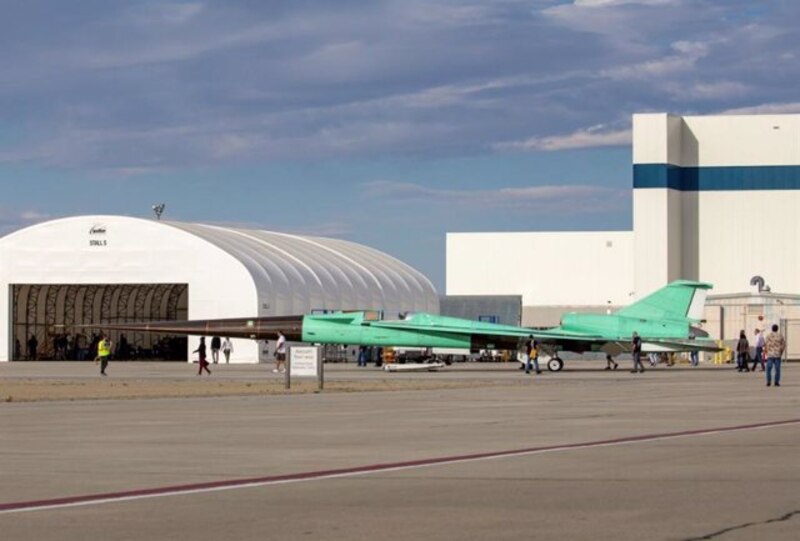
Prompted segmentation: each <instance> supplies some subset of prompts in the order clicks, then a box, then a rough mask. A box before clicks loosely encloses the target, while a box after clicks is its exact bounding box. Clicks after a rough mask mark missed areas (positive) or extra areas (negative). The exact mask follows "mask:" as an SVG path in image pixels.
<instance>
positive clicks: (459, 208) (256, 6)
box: [0, 0, 800, 293]
mask: <svg viewBox="0 0 800 541" xmlns="http://www.w3.org/2000/svg"><path fill="white" fill-rule="evenodd" d="M0 7H2V11H1V13H2V16H1V17H0V235H2V234H6V233H9V232H11V231H14V230H16V229H19V228H21V227H26V226H28V225H31V224H34V223H37V222H41V221H44V220H48V219H53V218H56V217H61V216H71V215H78V214H122V215H130V216H144V217H146V216H151V210H150V209H151V206H152V205H153V204H154V203H159V202H164V203H166V211H165V213H164V218H165V219H171V220H181V221H193V222H204V223H214V224H227V225H232V226H242V227H254V228H263V229H271V230H277V231H285V232H290V233H298V234H308V235H321V236H333V237H338V238H343V239H347V240H352V241H355V242H360V243H364V244H367V245H369V246H372V247H375V248H377V249H379V250H382V251H384V252H387V253H389V254H391V255H393V256H395V257H397V258H399V259H401V260H403V261H405V262H407V263H409V264H411V265H412V266H414V267H415V268H417V269H418V270H420V271H421V272H423V273H424V274H425V275H426V276H428V277H429V278H430V279H431V281H432V282H433V284H434V286H435V287H436V288H437V290H439V291H440V292H441V293H444V292H445V278H444V277H445V239H446V233H447V232H464V231H539V230H541V231H545V230H627V229H630V227H631V195H632V194H631V175H632V168H631V148H630V140H631V133H630V127H631V115H632V114H634V113H643V112H671V113H676V114H720V113H733V114H746V113H800V98H798V95H797V88H798V83H800V62H798V54H800V53H798V52H797V43H800V30H798V25H797V21H798V20H800V2H797V1H796V0H762V1H757V2H754V1H752V0H719V1H711V0H572V1H566V0H527V1H522V0H474V1H473V0H463V1H456V0H426V1H422V0H369V1H367V0H337V1H335V2H331V1H310V0H291V1H289V0H278V1H270V0H224V1H223V0H198V1H175V2H169V1H150V0H145V1H135V0H134V1H124V2H123V1H116V0H75V1H72V2H63V1H60V0H50V1H40V0H2V2H1V4H0ZM475 257H481V255H480V254H475ZM510 258H511V259H510V261H509V264H513V254H510Z"/></svg>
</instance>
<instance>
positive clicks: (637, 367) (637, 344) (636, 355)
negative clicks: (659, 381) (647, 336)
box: [631, 331, 644, 374]
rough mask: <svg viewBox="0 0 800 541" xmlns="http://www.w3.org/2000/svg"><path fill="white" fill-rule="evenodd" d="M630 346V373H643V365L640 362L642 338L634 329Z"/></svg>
mask: <svg viewBox="0 0 800 541" xmlns="http://www.w3.org/2000/svg"><path fill="white" fill-rule="evenodd" d="M631 346H632V348H633V370H631V373H632V374H635V373H637V372H640V373H644V365H643V364H642V338H641V337H640V336H639V333H637V332H636V331H634V332H633V337H632V338H631Z"/></svg>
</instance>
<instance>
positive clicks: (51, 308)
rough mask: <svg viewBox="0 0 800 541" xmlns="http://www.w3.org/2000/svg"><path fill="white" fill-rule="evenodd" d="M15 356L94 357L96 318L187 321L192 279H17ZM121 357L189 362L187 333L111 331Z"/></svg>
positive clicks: (14, 287)
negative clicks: (164, 281)
mask: <svg viewBox="0 0 800 541" xmlns="http://www.w3.org/2000/svg"><path fill="white" fill-rule="evenodd" d="M10 287H11V291H10V293H11V299H12V305H11V347H12V352H11V359H12V360H15V361H20V360H87V359H88V360H91V359H93V358H94V356H95V351H96V344H97V340H98V338H97V337H98V335H99V334H100V331H99V329H92V328H91V327H79V326H80V325H89V324H92V323H133V322H144V321H167V320H172V321H186V319H187V317H188V314H189V286H188V284H12V285H11V286H10ZM109 335H110V337H111V340H112V341H113V353H114V356H115V358H116V359H120V360H125V359H130V360H136V359H142V360H147V359H152V360H169V361H184V362H185V361H186V360H187V358H186V354H187V340H186V337H177V336H163V335H156V334H149V333H124V332H122V333H121V332H116V331H112V332H110V333H109Z"/></svg>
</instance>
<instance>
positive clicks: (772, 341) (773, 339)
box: [764, 325, 786, 387]
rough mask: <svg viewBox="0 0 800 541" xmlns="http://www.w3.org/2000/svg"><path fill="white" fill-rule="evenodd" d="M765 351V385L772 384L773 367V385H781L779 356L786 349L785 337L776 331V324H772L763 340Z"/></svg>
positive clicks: (781, 355)
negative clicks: (769, 331)
mask: <svg viewBox="0 0 800 541" xmlns="http://www.w3.org/2000/svg"><path fill="white" fill-rule="evenodd" d="M764 347H765V349H766V351H767V387H769V386H770V385H772V369H773V368H774V369H775V387H780V386H781V358H782V357H783V352H784V350H785V349H786V339H785V338H784V337H783V335H782V334H781V333H780V332H779V331H778V326H777V325H773V326H772V332H771V333H770V334H769V336H767V339H766V340H765V341H764Z"/></svg>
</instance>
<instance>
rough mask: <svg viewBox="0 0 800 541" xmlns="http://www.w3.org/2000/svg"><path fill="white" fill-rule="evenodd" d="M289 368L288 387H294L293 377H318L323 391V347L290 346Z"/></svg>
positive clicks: (287, 375)
mask: <svg viewBox="0 0 800 541" xmlns="http://www.w3.org/2000/svg"><path fill="white" fill-rule="evenodd" d="M288 357H289V358H288V365H289V366H288V368H287V369H286V388H287V389H291V388H292V378H293V377H298V378H313V377H315V378H317V386H318V388H319V390H320V391H321V390H322V388H323V386H324V384H325V378H324V372H325V371H324V369H323V366H324V363H323V362H322V348H321V347H319V346H297V347H290V348H289V356H288Z"/></svg>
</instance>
